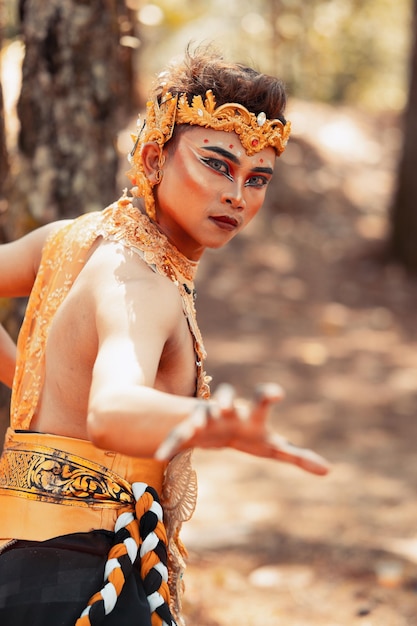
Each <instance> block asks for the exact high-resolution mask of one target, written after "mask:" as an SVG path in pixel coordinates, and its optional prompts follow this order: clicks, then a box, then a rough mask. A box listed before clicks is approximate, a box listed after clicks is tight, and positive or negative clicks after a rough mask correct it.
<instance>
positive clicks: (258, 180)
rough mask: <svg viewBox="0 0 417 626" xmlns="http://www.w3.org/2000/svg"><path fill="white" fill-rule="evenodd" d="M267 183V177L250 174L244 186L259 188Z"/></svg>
mask: <svg viewBox="0 0 417 626" xmlns="http://www.w3.org/2000/svg"><path fill="white" fill-rule="evenodd" d="M268 183H269V178H267V177H266V176H261V175H259V174H258V175H257V176H251V177H250V178H248V180H247V181H246V183H245V186H246V187H258V188H261V187H265V186H266V185H267V184H268Z"/></svg>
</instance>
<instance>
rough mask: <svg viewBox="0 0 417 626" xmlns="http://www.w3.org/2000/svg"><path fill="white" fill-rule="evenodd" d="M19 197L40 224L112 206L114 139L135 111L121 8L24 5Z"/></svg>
mask: <svg viewBox="0 0 417 626" xmlns="http://www.w3.org/2000/svg"><path fill="white" fill-rule="evenodd" d="M21 18H22V30H23V37H24V41H25V45H26V54H25V59H24V63H23V77H22V91H21V96H20V100H19V103H18V113H19V118H20V121H21V133H20V139H19V142H20V146H19V147H20V152H21V154H22V161H23V162H22V173H21V175H20V180H19V186H20V192H21V193H22V195H23V196H24V197H25V198H26V199H27V209H28V211H29V213H30V215H31V216H32V217H33V218H34V219H35V221H36V222H37V223H45V222H49V221H52V220H54V219H57V218H62V217H74V216H77V215H79V214H81V213H84V212H85V211H92V210H98V209H102V208H104V207H105V206H106V205H107V204H109V203H110V202H112V201H113V200H114V199H115V193H116V189H115V186H116V171H117V160H118V159H117V150H116V136H117V131H118V130H119V129H120V127H121V125H122V123H123V121H124V119H125V117H126V115H127V113H128V112H130V107H131V106H132V102H131V100H132V87H131V85H132V76H131V53H130V50H129V49H128V48H126V47H123V46H121V44H120V40H121V36H122V34H123V35H125V34H128V32H127V31H128V29H129V28H131V26H130V20H129V12H128V9H127V8H126V5H125V2H124V0H48V2H45V0H21Z"/></svg>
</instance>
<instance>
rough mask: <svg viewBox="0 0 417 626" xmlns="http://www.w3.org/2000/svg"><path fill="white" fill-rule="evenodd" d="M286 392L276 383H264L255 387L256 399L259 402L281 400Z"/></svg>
mask: <svg viewBox="0 0 417 626" xmlns="http://www.w3.org/2000/svg"><path fill="white" fill-rule="evenodd" d="M284 395H285V392H284V390H283V388H282V387H281V386H280V385H277V384H276V383H262V384H261V385H257V386H256V387H255V400H256V401H257V402H260V403H261V402H267V403H269V404H271V403H272V402H279V401H280V400H282V399H283V397H284Z"/></svg>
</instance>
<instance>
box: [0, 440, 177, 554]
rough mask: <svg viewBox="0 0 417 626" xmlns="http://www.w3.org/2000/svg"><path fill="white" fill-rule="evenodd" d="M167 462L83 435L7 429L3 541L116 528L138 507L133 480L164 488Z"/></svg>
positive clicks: (1, 489)
mask: <svg viewBox="0 0 417 626" xmlns="http://www.w3.org/2000/svg"><path fill="white" fill-rule="evenodd" d="M166 466H167V463H164V462H161V461H156V460H154V459H137V458H133V457H128V456H125V455H121V454H117V453H115V452H111V451H107V450H99V449H98V448H96V447H95V446H93V444H92V443H90V442H89V441H84V440H81V439H73V438H71V437H61V436H57V435H46V434H42V433H31V432H27V433H25V432H20V433H16V432H14V431H13V430H12V429H8V431H7V434H6V439H5V445H4V450H3V454H2V456H1V458H0V503H1V515H0V542H1V543H4V542H5V541H7V540H8V539H10V538H12V537H13V538H14V539H26V540H32V541H44V540H46V539H51V538H52V537H56V536H59V535H64V534H67V533H72V532H88V531H90V530H92V529H98V528H100V529H105V530H110V531H113V530H114V525H115V522H116V519H117V517H118V515H119V514H120V513H121V512H123V511H125V510H134V498H133V495H132V489H131V483H133V482H139V481H140V482H145V483H147V484H148V485H150V486H151V487H154V489H155V490H156V491H157V492H158V493H161V492H162V486H163V481H164V472H165V469H166ZM57 504H59V505H62V506H57Z"/></svg>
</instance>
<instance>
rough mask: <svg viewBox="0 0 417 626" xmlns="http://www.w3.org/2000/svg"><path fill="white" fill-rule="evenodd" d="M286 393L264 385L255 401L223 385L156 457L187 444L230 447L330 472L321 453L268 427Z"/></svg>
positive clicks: (165, 456) (315, 471)
mask: <svg viewBox="0 0 417 626" xmlns="http://www.w3.org/2000/svg"><path fill="white" fill-rule="evenodd" d="M283 395H284V394H283V390H282V389H281V387H279V386H278V385H275V384H272V383H271V384H265V385H260V386H259V387H258V388H257V389H256V392H255V398H254V401H253V402H252V403H248V402H244V401H242V400H240V399H236V397H235V391H234V389H233V387H232V386H231V385H226V384H223V385H220V386H219V388H218V389H217V391H216V392H215V394H214V396H213V399H212V400H209V401H203V400H202V401H200V402H199V403H198V404H197V406H196V409H195V410H194V411H193V412H192V414H191V415H190V417H188V418H187V419H186V420H184V421H183V422H181V423H180V424H179V425H178V426H177V427H176V428H174V429H173V430H172V431H171V432H170V434H169V435H168V437H167V438H166V439H165V440H164V441H163V442H162V444H161V445H160V447H159V448H158V450H157V452H156V458H159V459H170V458H172V457H173V456H175V454H177V453H178V452H180V451H182V450H184V449H185V448H193V447H199V448H225V447H228V448H234V449H235V450H240V451H242V452H247V453H248V454H252V455H254V456H259V457H265V458H269V459H275V460H277V461H283V462H286V463H292V464H294V465H298V466H299V467H301V468H302V469H304V470H306V471H308V472H311V473H313V474H319V475H324V474H327V472H328V471H329V465H328V463H327V462H326V461H325V459H323V458H322V457H321V456H320V455H318V454H316V453H315V452H313V451H312V450H308V449H305V448H300V447H298V446H295V445H293V444H292V443H290V442H289V441H287V440H286V439H285V438H284V437H281V436H280V435H278V434H277V433H274V432H272V431H271V430H270V429H269V428H268V426H267V419H268V414H269V410H270V407H271V405H272V404H274V403H276V402H279V401H280V400H281V399H282V398H283Z"/></svg>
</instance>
